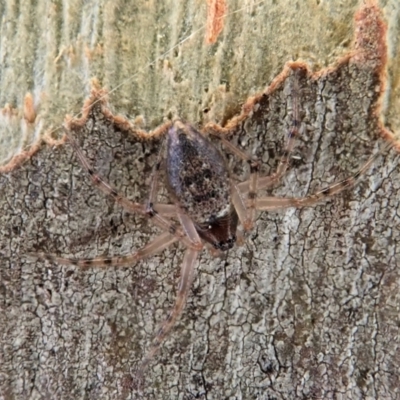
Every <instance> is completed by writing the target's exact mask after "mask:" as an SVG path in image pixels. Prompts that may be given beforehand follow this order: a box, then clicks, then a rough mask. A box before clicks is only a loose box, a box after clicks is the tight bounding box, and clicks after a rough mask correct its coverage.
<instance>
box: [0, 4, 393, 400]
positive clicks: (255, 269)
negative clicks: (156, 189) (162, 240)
mask: <svg viewBox="0 0 400 400" xmlns="http://www.w3.org/2000/svg"><path fill="white" fill-rule="evenodd" d="M278 3H279V4H275V3H274V2H269V1H264V2H256V1H254V2H251V3H249V4H247V2H246V6H244V5H243V2H239V1H238V2H233V1H232V2H229V3H228V10H227V12H228V15H227V16H226V17H225V19H224V24H223V30H222V32H221V34H220V36H219V37H218V38H217V41H216V43H215V44H212V45H209V44H206V43H205V32H204V30H200V29H201V28H202V27H203V26H204V25H205V24H206V18H207V12H206V2H184V1H179V2H178V1H174V2H165V1H164V2H148V1H135V2H119V1H101V2H81V1H70V2H56V3H51V4H50V5H49V4H48V3H46V2H43V1H38V2H35V3H34V4H33V3H32V4H28V3H26V2H23V3H18V2H13V1H10V2H8V3H7V4H3V5H0V14H1V15H2V16H3V18H2V21H1V32H2V34H1V37H2V45H1V46H2V52H1V55H0V56H1V57H2V60H1V61H2V62H1V67H0V76H1V82H0V85H1V89H0V104H3V105H4V108H3V112H2V113H0V124H1V127H2V128H1V130H0V142H1V144H2V145H1V153H0V159H2V160H3V162H2V173H1V175H0V209H1V210H2V211H1V212H0V216H1V231H0V241H1V242H0V255H1V260H2V262H1V268H0V296H1V302H0V307H1V308H0V327H1V328H0V333H1V336H0V341H1V346H0V349H1V350H0V357H1V358H0V396H1V397H2V398H4V399H27V398H29V399H41V398H46V399H48V398H55V399H71V398H74V399H80V398H82V399H95V398H101V399H115V398H118V397H121V396H123V387H122V386H123V382H124V381H125V380H126V376H127V375H130V374H131V373H134V371H135V368H136V367H137V365H138V364H139V363H140V360H141V359H143V357H144V355H145V354H146V351H147V350H148V348H149V346H150V345H151V340H152V338H153V337H154V334H155V332H156V331H157V327H158V326H159V324H160V323H161V322H162V321H163V319H164V318H165V317H166V315H167V312H168V310H169V309H170V308H171V307H172V305H173V302H174V298H175V293H176V285H177V281H178V278H179V270H180V264H181V262H182V257H183V251H184V248H183V246H171V247H170V248H169V249H167V250H166V251H164V252H163V253H161V254H159V255H157V256H155V257H152V258H150V259H149V260H146V261H141V262H139V263H137V264H136V265H133V266H131V267H129V268H126V267H124V268H111V269H96V268H92V269H80V268H78V267H73V266H68V267H66V266H61V265H58V264H57V263H49V262H47V261H46V262H43V261H40V260H39V261H38V260H35V259H30V258H29V257H27V254H28V253H29V252H47V253H58V254H62V255H65V256H71V257H76V258H87V257H95V256H99V255H120V254H130V253H132V252H133V251H134V250H136V249H138V248H140V247H142V246H143V245H144V244H146V243H147V242H148V241H149V240H151V238H153V237H154V236H155V235H156V234H157V232H159V231H158V229H157V228H154V226H153V225H152V224H151V223H150V222H148V221H146V220H144V219H143V218H142V217H140V216H137V215H131V214H129V213H127V212H124V211H123V210H122V209H121V207H120V206H119V205H118V204H115V203H114V202H113V201H112V200H110V199H108V198H107V197H105V196H104V195H102V193H100V192H99V191H98V190H97V189H96V188H95V187H94V186H93V185H92V184H91V182H90V179H89V177H88V176H86V174H85V173H84V172H83V170H82V168H81V166H80V164H79V161H78V160H77V157H76V155H75V154H74V152H73V151H72V149H71V148H70V146H68V145H66V144H63V141H62V140H61V138H62V135H63V131H62V129H60V127H61V125H62V123H63V120H64V118H65V115H66V114H73V115H75V116H78V113H79V112H80V110H81V107H82V104H83V102H84V99H85V98H87V97H88V96H89V95H90V91H91V89H92V88H93V87H96V85H99V86H101V87H104V88H106V89H107V90H108V92H109V95H108V105H109V107H110V109H111V112H113V114H114V115H117V114H120V115H121V117H118V118H116V119H113V117H110V118H108V119H107V118H103V117H102V114H101V112H100V113H98V114H96V115H97V117H96V118H98V119H96V118H94V117H93V114H89V115H91V117H90V118H89V122H88V124H89V125H85V127H84V129H82V130H77V131H74V132H73V134H74V136H75V135H76V138H77V139H78V141H79V144H80V146H82V148H83V149H84V150H85V154H86V155H87V157H88V158H89V159H90V161H91V162H92V163H93V165H94V167H95V168H96V170H97V171H98V172H99V173H100V174H101V175H102V176H104V177H106V179H107V180H109V181H110V182H111V183H112V184H113V185H114V186H115V187H117V188H118V190H119V191H121V192H123V193H124V195H126V196H127V197H128V198H130V199H133V200H137V201H144V200H145V199H146V196H147V195H148V191H149V176H150V172H151V169H152V167H153V165H154V164H155V162H156V159H157V154H158V149H159V147H160V144H159V141H157V140H143V138H141V139H140V140H139V139H138V135H137V132H139V129H140V130H145V131H146V132H154V130H155V129H157V128H158V127H160V126H161V125H162V124H163V123H165V122H166V121H167V120H169V119H172V118H174V117H180V118H182V119H184V120H187V121H188V122H190V123H192V124H194V125H195V126H197V127H199V129H200V128H204V127H208V128H204V131H205V132H206V131H207V129H208V130H210V129H212V128H211V127H212V123H217V124H219V125H220V126H222V127H224V128H221V130H223V129H225V131H226V133H227V134H230V137H231V138H232V140H233V141H234V142H235V143H236V144H237V145H238V146H241V147H242V148H243V149H245V150H247V151H248V152H252V153H254V154H256V155H257V156H258V157H259V159H260V160H261V161H262V162H263V168H262V173H263V174H268V173H271V172H273V171H274V168H275V167H276V165H277V162H278V159H279V157H278V156H279V154H281V152H282V149H283V148H284V146H285V136H286V134H287V132H288V130H289V129H290V126H291V124H292V119H293V118H292V113H293V112H292V110H293V96H294V94H293V75H292V74H290V73H289V72H288V70H285V71H286V72H285V73H283V74H282V75H280V78H276V76H278V74H280V73H281V72H282V70H283V69H284V65H285V64H286V62H287V61H290V60H297V59H302V60H304V61H306V62H307V63H309V64H310V65H311V67H310V71H309V72H304V74H305V75H304V77H303V78H301V80H300V89H299V93H298V94H299V108H300V114H301V125H300V137H299V139H298V140H297V143H296V148H295V152H294V153H293V154H292V157H291V164H290V169H289V172H288V174H287V176H285V177H284V179H283V180H282V184H281V185H280V186H278V187H277V188H276V189H274V190H272V191H271V192H268V195H273V196H281V197H282V196H285V197H299V196H305V195H307V194H310V193H313V192H315V191H316V190H318V188H321V187H324V186H326V185H327V184H330V183H332V182H334V181H335V180H337V179H343V178H345V177H347V176H348V175H349V174H351V173H354V172H355V171H357V168H359V167H360V166H361V165H362V164H363V163H364V162H365V161H366V160H367V159H368V157H369V156H370V154H371V153H373V152H374V151H375V152H376V151H377V149H378V144H379V143H383V142H384V141H385V140H388V139H389V136H390V132H389V131H387V130H385V129H384V128H383V126H382V124H381V122H380V121H379V118H381V119H385V122H386V126H388V127H390V128H391V129H392V131H393V132H394V133H397V130H398V127H399V125H400V121H399V118H400V117H399V115H400V112H399V111H400V99H399V96H398V92H399V87H398V85H399V82H400V79H399V73H400V69H399V67H398V66H399V65H400V56H399V54H400V52H399V40H398V39H399V30H400V27H399V13H400V7H399V5H398V4H397V2H396V1H395V0H391V1H386V2H383V1H382V2H380V3H378V4H379V6H380V7H381V8H382V10H383V18H385V20H386V22H387V24H388V38H387V40H388V49H387V55H388V59H387V63H386V58H385V56H386V48H385V55H382V54H378V53H379V52H378V51H375V53H376V54H375V53H374V51H372V50H378V49H380V48H381V47H379V46H376V47H374V46H375V44H374V43H376V42H377V40H375V41H374V42H373V43H372V44H370V43H363V44H360V42H357V43H358V44H357V43H356V45H355V44H354V41H353V38H354V35H355V33H354V31H355V29H356V27H357V26H360V25H357V23H359V21H358V22H355V21H354V14H355V13H356V12H357V10H359V9H360V8H362V7H367V8H368V7H374V6H373V4H374V2H368V1H367V2H358V1H351V2H347V3H348V4H346V6H344V5H343V4H342V2H336V1H330V2H321V3H320V4H318V2H316V3H310V2H300V3H299V4H296V3H295V2H293V1H281V2H278ZM365 3H366V5H365ZM235 10H240V11H238V12H234V11H235ZM358 15H359V14H358ZM362 26H363V27H364V28H365V26H366V25H362ZM367 32H368V29H367ZM192 33H193V35H192V36H191V37H190V38H189V39H188V40H185V41H184V42H182V41H183V40H184V39H185V38H186V37H188V35H190V34H192ZM358 34H360V33H359V32H358ZM374 35H376V33H375V34H374ZM358 37H359V36H358ZM362 37H363V38H367V37H374V38H375V39H376V38H377V37H376V36H373V35H372V34H371V36H367V35H365V34H364V36H362ZM179 42H182V43H180V44H179V45H178V46H176V47H174V46H175V44H176V43H179ZM369 45H370V46H372V50H368V51H370V53H368V54H369V56H366V55H365V54H364V53H363V52H360V53H357V51H355V49H356V50H357V46H359V47H358V50H359V49H360V48H362V49H363V50H365V49H366V48H367V47H368V46H369ZM355 46H356V47H355ZM171 49H172V50H171ZM346 54H347V56H346ZM371 54H373V55H371ZM346 57H347V59H350V60H351V61H350V62H349V63H348V64H346V63H347V61H346V62H345V61H344V60H345V59H346ZM363 57H364V58H363ZM339 59H340V60H341V63H342V64H340V63H339V64H337V61H338V60H339ZM341 65H342V66H343V65H344V67H343V68H344V69H340V68H342V67H340V66H341ZM327 67H329V68H327ZM386 67H387V68H388V70H387V71H388V78H387V79H385V77H384V75H383V74H382V71H383V69H384V68H386ZM346 68H347V69H346ZM311 70H312V71H319V70H323V74H320V75H318V73H317V72H315V73H314V74H313V73H312V72H311ZM304 71H306V70H304ZM338 71H339V72H340V71H341V72H340V73H338ZM335 74H336V75H335ZM340 74H341V75H340ZM339 75H340V76H339ZM347 77H351V78H352V79H347ZM91 78H96V82H98V83H94V81H93V80H92V81H91ZM353 78H354V79H353ZM274 79H275V80H274ZM271 82H273V85H272V86H269V89H268V90H266V89H265V88H266V87H267V85H268V84H270V83H271ZM335 84H337V85H336V86H335ZM368 84H370V85H369V86H368ZM384 84H386V87H385V88H384V87H383V85H384ZM93 85H94V86H93ZM274 85H275V86H274ZM263 91H265V93H266V96H265V98H266V99H267V100H268V110H269V113H268V114H266V115H263V116H262V119H260V120H258V119H257V118H258V117H257V115H256V114H257V112H256V111H257V110H258V108H257V107H259V106H258V105H259V104H261V102H262V100H261V98H258V97H257V96H256V95H257V94H258V93H261V92H263ZM97 93H98V92H97ZM251 96H256V97H251ZM249 97H250V98H251V99H250V100H248V98H249ZM243 103H245V104H246V106H247V107H245V108H244V109H243V110H242V109H241V106H242V104H243ZM262 104H264V103H262ZM353 105H354V107H353ZM259 108H260V107H259ZM377 112H379V115H377ZM246 113H247V114H246ZM238 116H241V117H238ZM235 117H236V119H233V120H232V118H235ZM240 118H242V119H240ZM260 118H261V117H260ZM99 121H100V122H99ZM116 121H117V122H118V121H119V122H120V124H119V125H118V123H116ZM121 121H122V122H123V124H122V123H121ZM232 121H233V122H232ZM260 121H261V122H260ZM93 126H94V127H97V130H93ZM225 131H224V132H225ZM383 135H386V137H383ZM55 144H58V145H56V146H54V145H55ZM380 148H382V145H381V146H380ZM226 156H227V158H228V160H229V167H230V169H231V171H232V174H233V177H234V179H236V178H240V179H242V180H243V179H246V177H247V170H246V169H245V168H243V166H242V163H240V162H238V161H237V160H234V159H233V158H232V157H231V156H230V155H229V153H226ZM399 182H400V177H399V157H398V153H397V152H396V150H391V151H387V152H385V153H384V154H383V155H382V156H381V157H379V158H377V159H376V160H375V161H374V163H373V165H372V167H371V168H370V169H368V171H367V172H366V174H365V175H364V176H363V177H362V179H361V183H360V184H359V185H358V186H356V187H355V188H352V189H350V190H349V191H347V192H345V193H342V194H340V195H338V196H335V197H333V198H332V199H331V200H329V201H328V202H322V203H320V204H319V205H317V206H315V207H310V208H302V209H298V208H292V209H288V210H284V211H281V212H279V213H277V212H268V213H266V212H263V213H260V216H259V218H258V219H257V222H256V224H255V228H254V230H253V231H252V232H251V234H250V235H249V237H248V238H247V240H246V243H245V244H244V245H243V246H242V247H236V248H235V249H233V250H231V251H230V252H229V253H227V254H225V255H224V257H223V258H222V259H220V258H217V259H215V258H212V257H211V255H210V254H208V252H206V251H205V252H203V253H202V254H201V257H200V260H199V263H198V268H197V272H196V277H195V281H194V285H193V290H192V292H191V295H190V298H189V301H188V304H187V307H186V310H185V312H184V314H183V317H182V319H181V320H180V322H179V323H178V325H177V326H176V327H175V329H174V330H173V332H172V335H171V336H170V337H169V339H168V340H167V342H166V343H165V345H164V346H163V348H162V351H161V353H160V354H158V355H157V356H156V358H155V359H154V360H153V363H152V364H151V365H150V368H149V371H148V375H147V376H146V380H145V385H144V389H143V390H144V393H142V394H139V393H138V392H135V391H133V392H132V393H128V394H127V396H126V397H128V398H140V396H143V397H142V398H146V399H169V398H177V399H194V398H197V399H211V398H212V399H213V398H218V397H221V398H227V399H250V398H257V399H273V398H276V399H293V398H332V399H333V398H344V399H346V398H349V399H353V398H382V399H386V398H387V399H392V398H393V399H394V398H397V397H399V396H400V394H399V387H400V382H399V378H398V373H397V371H398V370H399V368H400V349H399V346H400V343H399V327H400V316H399V311H398V304H399V303H400V298H399V297H400V295H399V293H400V290H399V289H400V276H399V269H398V267H399V264H400V250H399V246H398V243H399V239H400V219H399V211H400V210H399V200H398V199H399V198H400V197H399V196H400V185H399ZM161 189H162V190H163V188H161ZM163 193H165V190H164V192H163ZM169 201H170V200H169Z"/></svg>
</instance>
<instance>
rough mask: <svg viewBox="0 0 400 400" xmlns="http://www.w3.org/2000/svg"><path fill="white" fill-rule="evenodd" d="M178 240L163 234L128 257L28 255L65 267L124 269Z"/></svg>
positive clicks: (165, 233)
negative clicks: (80, 257)
mask: <svg viewBox="0 0 400 400" xmlns="http://www.w3.org/2000/svg"><path fill="white" fill-rule="evenodd" d="M177 240H178V239H177V238H176V237H175V236H173V235H171V234H170V233H168V232H163V233H162V234H161V235H159V236H157V237H156V238H155V239H153V240H152V241H151V242H149V243H147V244H146V245H145V246H144V247H142V248H141V249H139V250H137V251H135V252H134V253H132V254H130V255H127V256H117V257H96V258H85V259H79V258H64V257H59V256H56V255H54V254H47V253H29V254H28V255H30V256H32V257H38V258H41V259H44V260H48V261H51V262H57V263H59V264H64V265H77V266H78V267H82V268H90V267H122V266H126V265H131V264H133V263H135V262H137V261H139V260H142V259H143V258H147V257H150V256H152V255H154V254H156V253H159V252H161V251H163V250H164V249H166V248H167V247H168V246H170V245H171V244H172V243H174V242H176V241H177Z"/></svg>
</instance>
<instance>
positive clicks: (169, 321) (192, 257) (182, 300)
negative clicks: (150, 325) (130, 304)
mask: <svg viewBox="0 0 400 400" xmlns="http://www.w3.org/2000/svg"><path fill="white" fill-rule="evenodd" d="M198 254H199V252H198V251H196V250H193V249H191V248H188V249H187V250H186V253H185V256H184V258H183V262H182V268H181V275H180V281H179V286H178V293H177V295H176V300H175V305H174V308H173V309H172V310H171V311H170V313H169V314H168V317H167V318H166V319H165V321H164V322H163V323H162V325H161V327H160V329H159V330H158V332H157V334H156V337H155V339H154V341H153V345H152V347H151V348H150V350H149V352H148V353H147V355H146V356H145V358H144V359H143V361H142V362H141V364H140V366H139V369H138V372H137V375H136V378H137V381H138V382H139V383H140V382H142V380H143V377H144V373H145V371H146V368H147V367H148V365H149V364H150V362H151V360H152V359H153V357H154V355H155V354H156V353H157V352H158V350H159V349H160V347H161V345H162V343H163V342H164V340H165V338H166V337H167V335H168V333H169V332H170V331H171V329H172V327H173V326H174V325H175V323H176V321H177V320H178V319H179V317H180V316H181V314H182V311H183V308H184V306H185V304H186V300H187V297H188V294H189V290H190V286H191V284H192V281H193V275H194V266H195V263H196V260H197V256H198Z"/></svg>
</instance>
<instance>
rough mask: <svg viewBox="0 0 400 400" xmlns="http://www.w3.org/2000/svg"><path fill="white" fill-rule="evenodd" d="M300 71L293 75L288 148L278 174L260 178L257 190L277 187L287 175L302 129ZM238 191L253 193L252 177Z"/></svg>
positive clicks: (243, 193) (283, 154)
mask: <svg viewBox="0 0 400 400" xmlns="http://www.w3.org/2000/svg"><path fill="white" fill-rule="evenodd" d="M298 74H299V70H295V71H294V73H293V75H294V78H293V81H292V87H291V91H292V93H291V97H292V125H291V127H290V129H289V132H288V134H287V139H286V147H285V150H284V151H283V153H282V155H281V158H280V160H279V164H278V167H277V169H276V172H274V173H273V174H271V175H268V176H260V177H259V178H258V182H257V189H258V190H261V189H266V188H268V187H271V186H273V185H275V184H276V183H278V182H279V180H280V179H281V178H282V177H283V176H284V175H285V173H286V171H287V169H288V165H289V161H290V155H291V154H292V151H293V148H294V145H295V143H296V137H297V136H298V135H299V129H300V123H301V121H300V114H299V96H300V95H299V92H300V89H299V77H298ZM237 186H238V189H239V191H240V193H241V194H242V195H246V194H247V193H251V192H252V188H251V177H250V179H248V180H247V181H244V182H242V183H239V184H238V185H237Z"/></svg>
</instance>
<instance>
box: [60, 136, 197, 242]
mask: <svg viewBox="0 0 400 400" xmlns="http://www.w3.org/2000/svg"><path fill="white" fill-rule="evenodd" d="M65 132H66V135H67V137H68V140H69V142H70V143H71V145H72V147H73V149H74V150H75V152H76V154H77V156H78V158H79V161H80V162H81V164H82V166H83V168H84V169H85V170H86V172H87V173H88V174H89V176H90V178H91V180H92V182H93V184H94V185H95V186H97V187H98V188H99V189H100V190H101V191H102V192H104V193H105V194H107V195H109V196H111V197H112V198H113V199H114V200H115V201H116V202H117V203H118V204H120V205H121V206H122V207H123V208H124V209H125V210H127V211H129V212H131V213H139V214H141V215H143V216H145V217H147V218H151V219H152V221H153V222H154V223H155V225H157V226H158V227H159V228H161V229H162V230H163V231H166V232H169V233H171V234H173V235H175V236H176V237H177V238H178V239H179V240H181V241H182V242H183V243H184V244H185V245H186V246H188V247H195V248H199V244H198V243H193V242H192V241H191V240H190V238H189V239H188V237H187V236H186V235H185V234H184V233H183V232H182V230H181V229H179V227H178V226H177V225H176V224H174V223H173V222H171V221H170V220H168V219H167V218H165V217H163V216H162V215H161V214H160V213H159V212H158V211H157V209H155V208H154V207H152V203H151V199H152V198H153V197H155V191H156V189H157V182H155V184H153V185H152V188H151V197H150V201H149V202H148V203H147V204H146V205H143V204H140V203H136V202H134V201H131V200H129V199H127V198H126V197H125V196H123V195H122V194H120V193H118V192H117V191H116V190H115V189H114V188H113V187H112V186H111V185H110V184H109V183H108V182H107V181H106V180H105V179H103V178H102V177H101V176H99V175H97V174H96V173H95V171H94V170H93V168H92V167H91V165H90V164H89V162H88V160H87V159H86V157H85V155H84V154H83V152H82V150H81V148H80V147H79V145H78V143H77V142H76V141H75V139H74V138H73V137H72V136H71V135H70V134H69V133H68V131H67V130H65ZM156 171H157V170H156ZM157 175H158V173H157ZM157 175H156V178H157Z"/></svg>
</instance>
